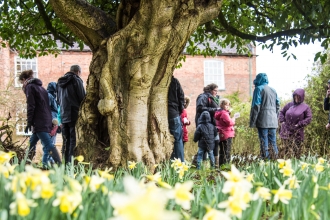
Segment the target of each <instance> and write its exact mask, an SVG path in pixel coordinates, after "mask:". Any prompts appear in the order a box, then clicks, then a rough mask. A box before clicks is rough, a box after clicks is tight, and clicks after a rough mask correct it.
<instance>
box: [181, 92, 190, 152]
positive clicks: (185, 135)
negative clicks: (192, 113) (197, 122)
mask: <svg viewBox="0 0 330 220" xmlns="http://www.w3.org/2000/svg"><path fill="white" fill-rule="evenodd" d="M189 103H190V98H189V97H188V96H185V97H184V109H183V111H182V113H181V123H182V129H183V136H182V140H183V146H184V144H185V143H186V142H188V129H187V126H188V125H190V121H189V120H188V115H187V108H188V106H189Z"/></svg>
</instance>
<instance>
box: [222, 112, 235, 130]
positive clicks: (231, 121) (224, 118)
mask: <svg viewBox="0 0 330 220" xmlns="http://www.w3.org/2000/svg"><path fill="white" fill-rule="evenodd" d="M222 121H223V122H224V123H225V125H226V126H227V127H230V126H234V125H235V118H233V119H232V118H230V116H229V114H222Z"/></svg>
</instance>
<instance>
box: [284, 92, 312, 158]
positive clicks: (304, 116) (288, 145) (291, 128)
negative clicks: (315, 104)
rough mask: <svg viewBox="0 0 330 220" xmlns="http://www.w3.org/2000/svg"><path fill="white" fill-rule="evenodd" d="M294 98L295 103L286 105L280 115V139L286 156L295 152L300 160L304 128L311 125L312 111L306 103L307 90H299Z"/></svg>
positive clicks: (294, 94)
mask: <svg viewBox="0 0 330 220" xmlns="http://www.w3.org/2000/svg"><path fill="white" fill-rule="evenodd" d="M292 96H293V101H292V102H290V103H288V104H286V105H285V106H284V107H283V109H282V110H281V111H280V114H279V121H280V123H281V130H280V137H281V139H282V142H283V144H284V147H285V152H286V154H288V153H289V152H290V151H293V155H294V156H295V157H296V158H299V157H300V153H301V146H302V143H303V141H304V128H305V127H306V126H307V125H308V124H309V123H311V120H312V111H311V109H310V107H309V106H308V105H307V104H306V103H304V98H305V90H303V89H297V90H296V91H294V93H293V95H292Z"/></svg>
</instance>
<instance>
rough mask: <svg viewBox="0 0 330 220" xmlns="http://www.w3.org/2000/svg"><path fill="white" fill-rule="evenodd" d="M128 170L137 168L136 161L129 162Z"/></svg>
mask: <svg viewBox="0 0 330 220" xmlns="http://www.w3.org/2000/svg"><path fill="white" fill-rule="evenodd" d="M128 168H129V169H130V170H133V169H134V168H136V163H135V162H134V161H128Z"/></svg>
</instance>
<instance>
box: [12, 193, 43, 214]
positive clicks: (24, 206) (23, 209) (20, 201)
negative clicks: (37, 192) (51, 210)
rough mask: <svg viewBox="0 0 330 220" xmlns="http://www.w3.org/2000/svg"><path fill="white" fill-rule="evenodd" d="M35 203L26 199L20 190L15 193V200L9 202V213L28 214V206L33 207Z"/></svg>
mask: <svg viewBox="0 0 330 220" xmlns="http://www.w3.org/2000/svg"><path fill="white" fill-rule="evenodd" d="M35 206H37V204H36V203H35V202H34V201H33V200H29V199H26V198H25V196H24V194H23V193H21V192H17V193H15V202H12V203H11V204H10V206H9V207H10V213H11V214H13V215H15V214H18V215H19V216H22V217H25V216H27V215H29V214H30V211H31V210H30V207H35Z"/></svg>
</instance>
